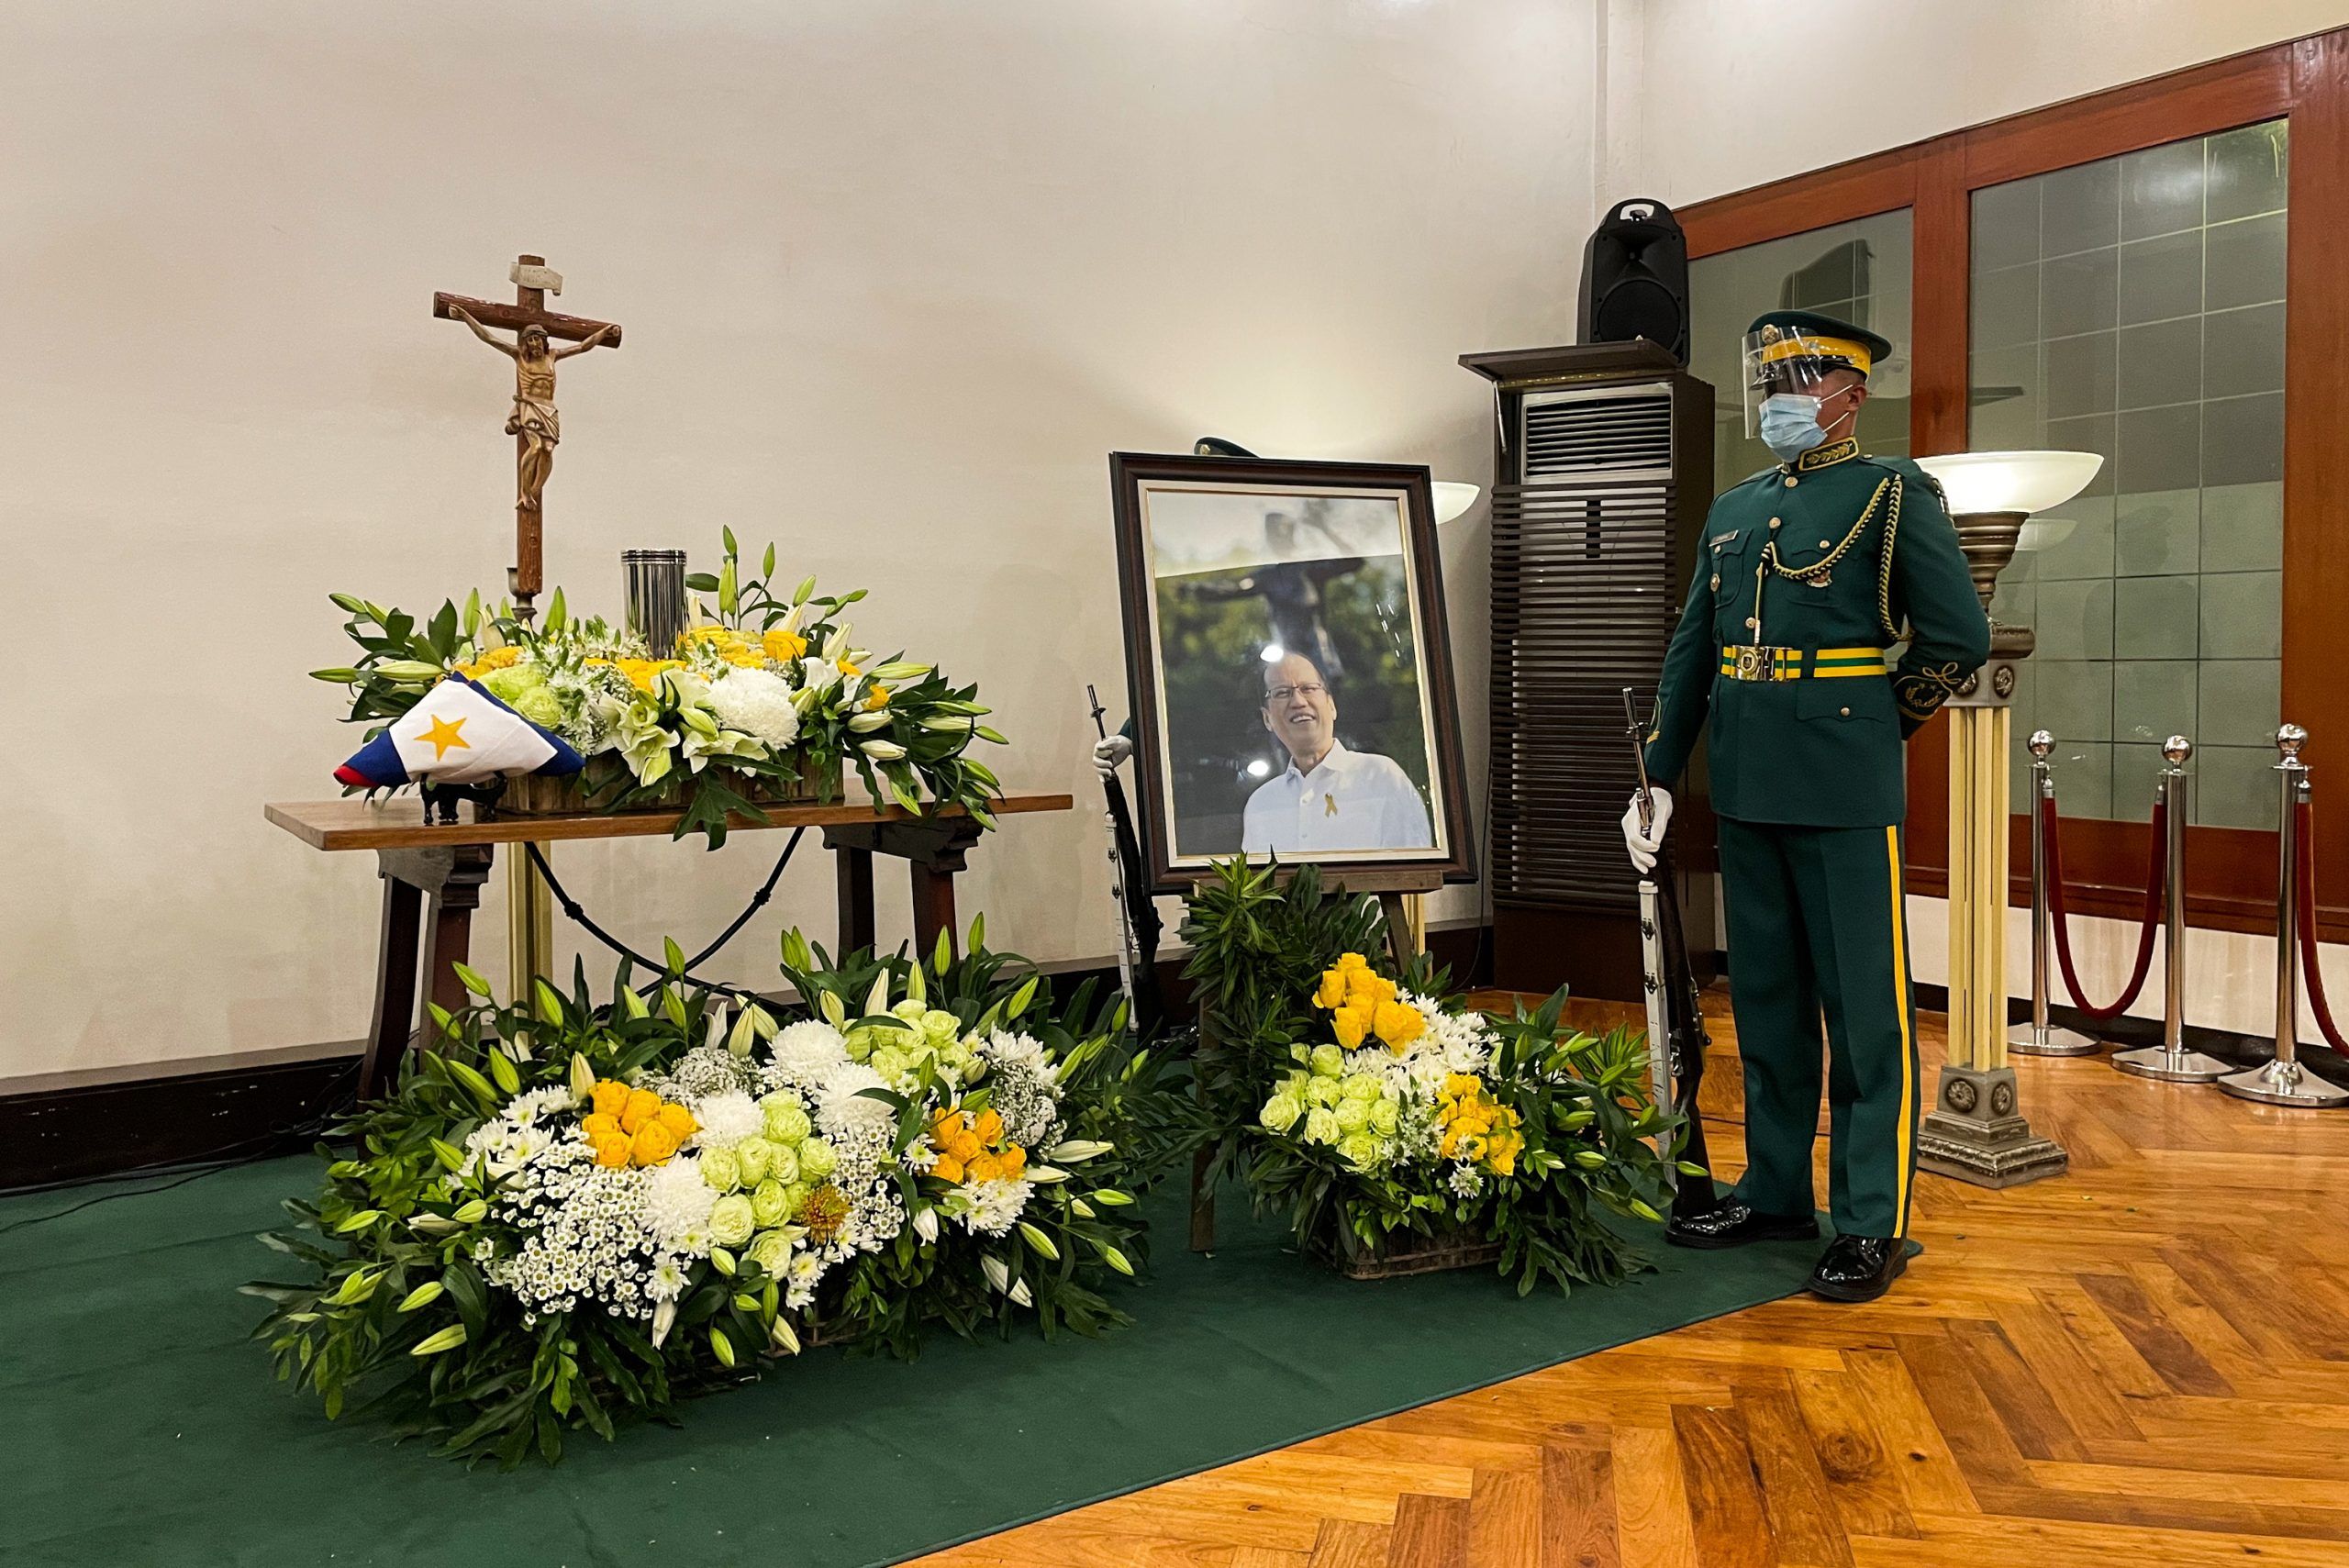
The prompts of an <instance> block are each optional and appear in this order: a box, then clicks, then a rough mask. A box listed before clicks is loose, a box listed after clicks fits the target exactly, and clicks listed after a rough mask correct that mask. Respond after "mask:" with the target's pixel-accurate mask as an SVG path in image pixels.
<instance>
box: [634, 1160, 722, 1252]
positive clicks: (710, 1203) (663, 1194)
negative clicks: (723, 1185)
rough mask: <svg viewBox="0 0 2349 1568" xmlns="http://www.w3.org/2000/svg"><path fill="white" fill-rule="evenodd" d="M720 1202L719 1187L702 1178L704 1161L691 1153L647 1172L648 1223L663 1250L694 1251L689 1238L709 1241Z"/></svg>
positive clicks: (645, 1209)
mask: <svg viewBox="0 0 2349 1568" xmlns="http://www.w3.org/2000/svg"><path fill="white" fill-rule="evenodd" d="M717 1202H718V1189H717V1188H716V1187H713V1186H711V1185H710V1184H708V1183H707V1182H706V1181H704V1180H703V1179H702V1174H701V1162H700V1161H698V1160H696V1159H693V1158H692V1157H690V1156H688V1155H679V1156H678V1157H677V1158H676V1159H674V1160H668V1161H664V1162H662V1163H661V1164H658V1165H655V1166H653V1167H652V1168H651V1170H650V1171H648V1172H646V1173H645V1184H644V1218H645V1222H646V1224H647V1226H648V1227H649V1228H650V1229H651V1232H652V1234H653V1236H654V1238H655V1239H656V1240H659V1241H660V1243H661V1246H662V1250H663V1251H673V1252H685V1253H688V1254H690V1253H691V1252H692V1251H693V1249H692V1248H691V1247H689V1246H687V1245H686V1240H687V1238H689V1237H700V1238H702V1239H703V1240H707V1235H708V1231H707V1227H708V1224H709V1211H710V1209H711V1207H714V1206H715V1205H716V1204H717Z"/></svg>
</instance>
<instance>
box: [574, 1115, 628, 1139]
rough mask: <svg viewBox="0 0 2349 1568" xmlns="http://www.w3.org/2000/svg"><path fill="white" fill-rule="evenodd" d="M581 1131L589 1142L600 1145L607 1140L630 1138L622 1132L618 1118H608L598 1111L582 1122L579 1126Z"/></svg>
mask: <svg viewBox="0 0 2349 1568" xmlns="http://www.w3.org/2000/svg"><path fill="white" fill-rule="evenodd" d="M579 1130H580V1131H582V1132H584V1133H585V1134H586V1135H587V1141H588V1142H590V1143H594V1144H599V1145H600V1144H601V1143H602V1142H603V1141H604V1140H606V1139H607V1138H625V1137H627V1136H628V1135H627V1134H626V1133H624V1132H622V1131H621V1130H620V1118H618V1117H616V1116H606V1115H605V1114H604V1113H603V1112H601V1111H597V1112H596V1114H595V1115H593V1116H591V1117H589V1118H587V1119H586V1120H584V1121H583V1122H581V1123H580V1124H579Z"/></svg>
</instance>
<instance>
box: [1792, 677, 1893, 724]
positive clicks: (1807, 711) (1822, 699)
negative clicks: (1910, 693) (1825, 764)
mask: <svg viewBox="0 0 2349 1568" xmlns="http://www.w3.org/2000/svg"><path fill="white" fill-rule="evenodd" d="M1795 717H1797V718H1799V719H1802V720H1803V721H1805V722H1806V723H1810V724H1817V725H1820V726H1838V727H1847V728H1850V729H1851V730H1852V731H1853V732H1854V734H1858V735H1865V734H1871V733H1873V732H1874V731H1875V730H1876V728H1878V727H1879V726H1886V725H1889V724H1891V723H1892V722H1893V721H1894V718H1895V714H1894V712H1893V705H1892V683H1891V682H1889V681H1887V680H1886V679H1885V678H1884V677H1883V676H1882V675H1850V676H1841V677H1838V676H1828V677H1824V678H1822V677H1820V676H1817V675H1813V676H1810V677H1809V678H1808V679H1806V680H1805V681H1804V682H1803V683H1802V684H1801V686H1800V687H1799V688H1798V690H1797V691H1796V693H1795Z"/></svg>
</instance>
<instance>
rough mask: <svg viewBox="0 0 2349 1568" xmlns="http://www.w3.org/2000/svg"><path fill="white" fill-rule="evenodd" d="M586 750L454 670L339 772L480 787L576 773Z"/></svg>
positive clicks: (387, 784)
mask: <svg viewBox="0 0 2349 1568" xmlns="http://www.w3.org/2000/svg"><path fill="white" fill-rule="evenodd" d="M579 767H580V760H579V753H578V752H576V751H573V750H572V749H571V748H570V747H569V746H567V745H565V744H564V743H563V741H562V739H561V738H560V737H559V736H555V735H552V734H550V733H549V732H548V731H546V730H544V729H541V728H539V727H538V726H537V725H535V724H532V723H531V722H530V721H529V719H527V718H524V717H522V716H521V715H520V714H518V713H516V712H515V711H514V710H513V709H512V708H510V707H507V706H506V705H505V704H504V703H502V702H500V701H498V700H497V698H496V697H495V695H493V694H491V693H490V692H489V691H487V690H485V689H484V688H483V687H481V686H478V685H475V684H473V682H471V681H469V680H467V679H465V677H463V676H462V675H451V676H450V677H449V678H448V679H447V680H445V681H443V682H441V683H440V684H439V685H437V686H435V687H433V688H432V689H431V690H430V691H429V692H427V693H425V694H424V696H423V697H422V699H421V700H419V701H418V702H417V705H416V706H414V707H412V708H410V709H408V710H407V711H406V713H404V714H402V715H400V716H399V717H397V718H395V719H394V720H393V721H392V722H391V725H390V727H389V728H386V729H385V730H384V732H383V733H382V734H381V735H378V736H376V737H375V739H373V740H370V741H368V742H367V744H366V745H364V746H362V747H361V748H360V749H359V750H358V751H356V752H355V753H353V754H352V756H351V761H349V762H345V763H343V765H342V766H340V767H339V768H337V769H336V770H335V771H334V776H335V777H336V778H338V779H340V781H341V782H342V783H344V784H350V785H351V786H352V787H353V788H357V789H390V788H392V787H393V786H394V785H395V784H407V783H410V782H412V781H415V780H417V779H430V780H432V781H433V782H434V783H435V784H475V783H478V782H480V781H481V780H483V779H486V778H489V777H491V776H492V775H494V774H497V773H577V772H578V771H579Z"/></svg>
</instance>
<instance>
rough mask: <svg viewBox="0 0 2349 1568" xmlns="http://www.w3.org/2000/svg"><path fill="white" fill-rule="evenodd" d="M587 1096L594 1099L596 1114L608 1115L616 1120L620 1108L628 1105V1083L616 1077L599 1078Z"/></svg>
mask: <svg viewBox="0 0 2349 1568" xmlns="http://www.w3.org/2000/svg"><path fill="white" fill-rule="evenodd" d="M589 1097H590V1098H591V1099H593V1100H594V1101H595V1105H596V1115H598V1116H607V1117H610V1118H612V1119H613V1121H615V1122H618V1120H619V1116H620V1112H621V1110H622V1109H624V1108H625V1107H626V1106H627V1105H628V1085H627V1084H623V1083H621V1082H620V1081H619V1080H618V1079H617V1078H603V1079H599V1080H597V1081H596V1089H595V1093H594V1094H593V1095H590V1096H589Z"/></svg>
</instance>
